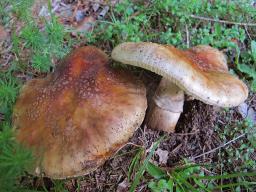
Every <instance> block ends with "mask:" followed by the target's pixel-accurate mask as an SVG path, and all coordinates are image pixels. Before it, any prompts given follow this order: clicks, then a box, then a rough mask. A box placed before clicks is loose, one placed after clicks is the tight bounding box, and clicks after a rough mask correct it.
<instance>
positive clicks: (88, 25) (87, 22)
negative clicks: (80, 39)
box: [74, 16, 95, 32]
mask: <svg viewBox="0 0 256 192" xmlns="http://www.w3.org/2000/svg"><path fill="white" fill-rule="evenodd" d="M94 24H95V18H93V17H92V16H89V17H85V18H84V19H83V21H82V22H80V23H79V24H78V25H77V26H76V27H75V30H74V31H75V32H86V31H89V30H91V29H92V27H93V26H94Z"/></svg>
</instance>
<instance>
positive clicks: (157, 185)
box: [147, 161, 256, 192]
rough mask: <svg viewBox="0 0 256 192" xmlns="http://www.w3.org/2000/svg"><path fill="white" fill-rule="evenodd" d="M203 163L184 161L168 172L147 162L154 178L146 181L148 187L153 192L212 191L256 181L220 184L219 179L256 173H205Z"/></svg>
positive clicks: (254, 174)
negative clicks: (181, 164)
mask: <svg viewBox="0 0 256 192" xmlns="http://www.w3.org/2000/svg"><path fill="white" fill-rule="evenodd" d="M205 167H206V168H208V167H209V165H208V166H205V165H199V164H192V163H189V162H186V161H185V164H184V165H183V166H181V167H176V168H174V169H172V170H171V171H170V172H166V171H164V170H162V169H161V168H160V167H158V166H156V165H154V164H152V163H149V164H148V167H147V173H149V174H150V175H151V176H152V177H153V178H154V179H153V180H152V181H150V182H149V183H148V187H149V188H150V189H151V191H153V192H157V191H158V192H160V191H162V192H164V191H184V192H186V191H193V192H197V191H198V192H199V191H208V192H210V191H213V190H217V189H221V190H224V189H225V190H227V189H232V188H233V187H237V186H250V185H256V182H250V181H240V182H235V183H232V182H231V183H227V184H220V182H219V181H220V180H221V179H222V180H223V179H225V180H229V179H232V178H236V177H244V178H246V177H252V176H256V173H254V172H251V173H247V172H238V173H233V174H222V175H210V176H209V175H205V172H204V169H205Z"/></svg>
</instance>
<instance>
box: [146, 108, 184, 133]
mask: <svg viewBox="0 0 256 192" xmlns="http://www.w3.org/2000/svg"><path fill="white" fill-rule="evenodd" d="M180 114H181V113H175V112H170V111H168V110H165V109H162V108H160V107H158V106H157V105H156V104H153V107H152V108H151V110H150V111H149V113H148V117H147V122H148V123H147V125H148V126H149V127H150V128H151V129H157V130H161V131H165V132H168V133H173V132H175V127H176V124H177V122H178V120H179V117H180Z"/></svg>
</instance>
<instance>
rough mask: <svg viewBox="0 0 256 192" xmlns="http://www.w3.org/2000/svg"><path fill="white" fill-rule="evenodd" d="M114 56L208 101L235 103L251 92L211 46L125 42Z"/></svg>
mask: <svg viewBox="0 0 256 192" xmlns="http://www.w3.org/2000/svg"><path fill="white" fill-rule="evenodd" d="M112 58H113V59H115V60H117V61H119V62H122V63H126V64H130V65H134V66H138V67H142V68H145V69H148V70H150V71H153V72H155V73H157V74H159V75H162V76H163V77H164V78H167V79H169V80H170V81H171V82H173V83H175V84H176V85H178V86H179V87H180V88H181V89H183V90H184V91H185V92H186V93H188V94H189V95H192V96H193V97H195V98H196V99H199V100H201V101H203V102H205V103H207V104H211V105H217V106H221V107H232V106H237V105H239V104H240V103H242V102H244V100H245V99H246V98H247V96H248V89H247V87H246V85H245V84H244V83H243V82H242V81H240V80H239V79H238V78H236V77H235V76H234V75H231V74H229V73H228V70H227V67H225V66H227V65H226V59H225V56H224V55H223V54H222V53H221V52H219V51H218V50H217V49H214V48H211V47H209V46H198V47H195V48H192V49H190V50H187V51H182V50H179V49H176V48H174V47H173V46H168V45H159V44H156V43H146V42H141V43H122V44H120V45H118V46H117V47H115V48H114V50H113V51H112ZM221 69H223V70H221Z"/></svg>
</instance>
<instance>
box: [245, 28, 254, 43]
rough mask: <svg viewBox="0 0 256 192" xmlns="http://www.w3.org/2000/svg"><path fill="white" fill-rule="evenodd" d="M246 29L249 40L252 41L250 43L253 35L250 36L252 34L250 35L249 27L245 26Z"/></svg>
mask: <svg viewBox="0 0 256 192" xmlns="http://www.w3.org/2000/svg"><path fill="white" fill-rule="evenodd" d="M244 29H245V31H246V34H247V36H248V37H249V39H250V41H251V40H252V38H251V35H250V33H249V31H248V29H247V26H244Z"/></svg>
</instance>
